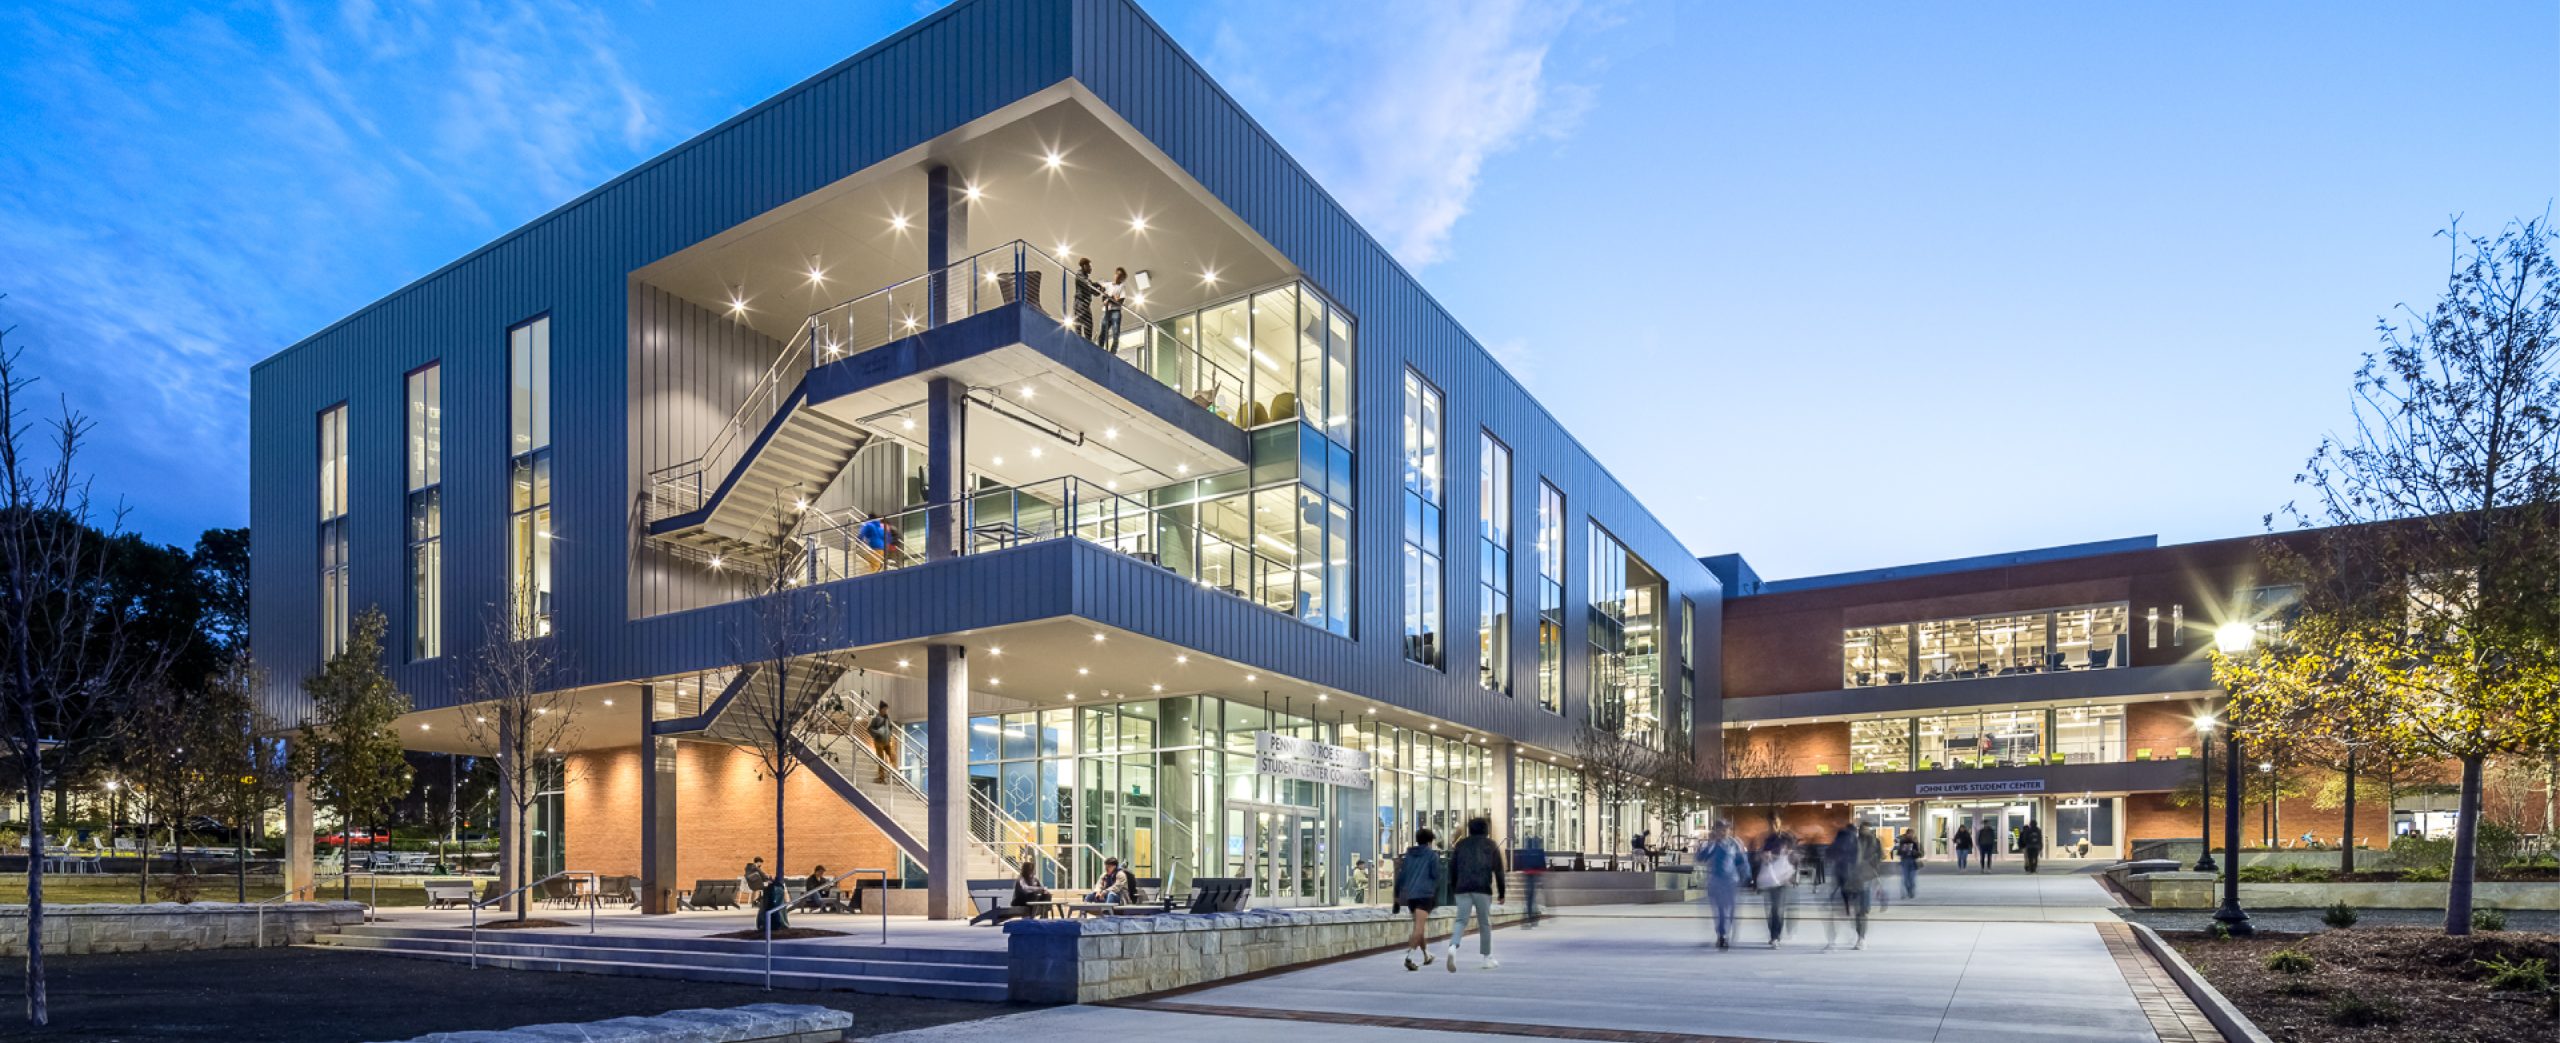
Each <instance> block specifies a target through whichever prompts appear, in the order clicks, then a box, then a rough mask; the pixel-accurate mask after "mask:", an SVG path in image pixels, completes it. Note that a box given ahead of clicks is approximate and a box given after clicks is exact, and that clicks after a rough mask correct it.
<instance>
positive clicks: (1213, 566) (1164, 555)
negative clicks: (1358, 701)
mask: <svg viewBox="0 0 2560 1043" xmlns="http://www.w3.org/2000/svg"><path fill="white" fill-rule="evenodd" d="M957 506H958V508H959V510H958V515H959V520H958V522H957V524H958V525H959V526H960V527H961V530H962V536H961V540H960V550H961V553H962V554H984V553H988V552H991V551H998V550H1004V549H1007V548H1011V547H1018V546H1022V545H1024V544H1030V543H1039V542H1043V541H1047V540H1053V539H1059V538H1062V537H1072V538H1075V539H1080V540H1083V541H1085V542H1087V543H1092V544H1095V545H1097V546H1102V547H1107V548H1110V549H1111V550H1114V551H1118V552H1120V553H1122V554H1126V555H1128V556H1130V557H1133V558H1136V559H1138V560H1140V561H1144V562H1146V563H1147V564H1150V565H1154V566H1156V567H1158V568H1161V569H1164V570H1166V571H1168V572H1171V573H1174V574H1175V575H1178V576H1181V577H1182V578H1184V579H1188V580H1192V581H1193V582H1195V583H1197V584H1199V585H1200V586H1202V587H1206V588H1210V589H1215V590H1223V591H1226V592H1227V593H1229V594H1233V595H1235V596H1237V597H1241V598H1244V599H1246V600H1248V601H1251V602H1253V603H1255V604H1258V605H1261V606H1262V607H1264V608H1268V609H1270V610H1272V611H1274V612H1280V613H1283V614H1286V615H1289V616H1293V617H1300V618H1303V617H1304V616H1305V614H1306V612H1307V610H1308V602H1309V600H1310V599H1311V598H1312V597H1313V594H1314V591H1315V589H1316V577H1315V576H1314V575H1312V573H1313V572H1314V571H1315V569H1316V567H1317V566H1316V565H1315V564H1314V563H1308V564H1305V565H1300V564H1296V563H1292V562H1288V561H1283V560H1281V559H1279V558H1277V557H1274V556H1272V555H1269V554H1264V553H1262V552H1261V551H1258V550H1255V549H1253V548H1252V547H1250V546H1248V545H1247V543H1246V542H1245V541H1242V540H1237V539H1233V538H1230V537H1228V536H1226V535H1222V534H1220V533H1218V532H1217V531H1215V530H1213V529H1211V528H1209V527H1207V526H1203V525H1201V524H1199V523H1198V522H1197V521H1195V520H1193V519H1194V517H1195V516H1196V515H1197V514H1198V513H1199V508H1198V505H1196V504H1185V505H1181V506H1178V507H1153V506H1149V505H1148V504H1147V502H1146V501H1145V500H1142V499H1140V498H1138V497H1134V496H1130V495H1127V494H1124V493H1119V492H1115V491H1112V490H1110V489H1107V488H1105V487H1103V486H1100V485H1097V484H1095V483H1093V482H1089V481H1086V480H1084V479H1081V478H1075V477H1063V478H1052V479H1049V480H1047V481H1042V482H1033V483H1031V484H1028V485H1021V486H1013V487H1010V488H1004V489H991V490H986V491H982V492H979V493H976V494H974V495H971V496H969V497H967V498H965V499H963V500H961V501H960V502H959V503H958V505H957ZM944 509H945V508H943V507H941V506H939V505H930V504H929V505H925V506H920V507H910V508H906V509H904V510H901V511H898V512H896V513H893V514H885V515H866V516H862V517H853V516H850V515H839V516H829V517H825V518H820V519H817V520H815V521H814V522H813V523H812V524H811V525H810V526H809V527H807V528H805V529H804V530H803V531H802V533H801V536H800V540H801V548H802V552H803V555H804V558H805V561H804V562H803V568H804V570H805V575H804V577H803V579H804V581H805V582H808V583H824V582H828V581H832V580H838V579H845V578H849V577H852V576H861V575H868V574H871V573H874V572H885V571H888V570H891V569H897V568H904V567H906V566H909V565H914V564H918V563H921V562H922V561H923V560H924V555H923V554H922V553H921V552H920V551H918V550H915V549H914V548H921V547H923V546H925V545H926V542H927V533H928V531H929V527H930V526H931V525H932V524H933V517H934V515H935V514H937V513H940V512H942V511H943V510H944ZM1253 539H1270V537H1268V536H1267V535H1266V536H1258V537H1253ZM1275 542H1277V541H1275ZM1284 546H1285V545H1284ZM1295 553H1297V552H1296V551H1295V550H1294V548H1293V549H1292V554H1293V555H1294V554H1295Z"/></svg>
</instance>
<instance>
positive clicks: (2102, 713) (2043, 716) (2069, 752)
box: [1849, 706, 2127, 772]
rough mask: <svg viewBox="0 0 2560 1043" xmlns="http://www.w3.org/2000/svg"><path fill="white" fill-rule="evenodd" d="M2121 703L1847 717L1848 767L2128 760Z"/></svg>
mask: <svg viewBox="0 0 2560 1043" xmlns="http://www.w3.org/2000/svg"><path fill="white" fill-rule="evenodd" d="M2125 754H2126V750H2125V733H2124V707H2122V706H2072V707H2063V708H2060V709H2052V710H1965V711H1959V712H1953V713H1939V714H1929V715H1925V716H1918V717H1886V718H1877V719H1872V720H1863V721H1851V722H1849V770H1851V771H1859V772H1869V771H1913V770H1918V771H1936V770H1939V769H1943V768H1994V767H2019V766H2026V765H2037V764H2113V763H2119V762H2122V761H2124V760H2126V759H2127V757H2126V755H2125Z"/></svg>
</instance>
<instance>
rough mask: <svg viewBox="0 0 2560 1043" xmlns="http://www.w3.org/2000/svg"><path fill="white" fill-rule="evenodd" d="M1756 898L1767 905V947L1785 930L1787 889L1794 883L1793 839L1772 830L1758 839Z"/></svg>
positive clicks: (1772, 945)
mask: <svg viewBox="0 0 2560 1043" xmlns="http://www.w3.org/2000/svg"><path fill="white" fill-rule="evenodd" d="M1760 855H1761V857H1760V898H1761V900H1762V901H1765V902H1767V903H1768V904H1769V947H1770V948H1772V949H1775V948H1777V947H1778V939H1779V938H1780V937H1781V936H1783V935H1785V934H1786V932H1787V892H1788V891H1789V890H1791V889H1793V888H1794V887H1795V883H1796V839H1795V837H1794V836H1792V835H1790V834H1788V833H1787V831H1785V830H1782V829H1772V830H1770V831H1769V837H1768V839H1766V840H1763V841H1761V842H1760Z"/></svg>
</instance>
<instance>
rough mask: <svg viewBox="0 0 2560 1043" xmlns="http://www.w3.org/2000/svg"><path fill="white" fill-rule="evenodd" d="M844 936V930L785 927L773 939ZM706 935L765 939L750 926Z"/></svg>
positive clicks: (751, 940)
mask: <svg viewBox="0 0 2560 1043" xmlns="http://www.w3.org/2000/svg"><path fill="white" fill-rule="evenodd" d="M844 936H845V934H844V932H843V931H830V930H827V929H826V928H823V927H785V928H783V929H781V930H778V931H775V932H773V940H774V941H777V942H789V941H797V940H799V939H802V938H842V937H844ZM705 937H710V938H735V939H738V940H740V941H749V942H760V941H763V940H764V932H763V931H759V930H756V929H755V928H752V927H750V928H747V929H746V930H743V931H723V932H721V933H719V934H714V935H706V936H705Z"/></svg>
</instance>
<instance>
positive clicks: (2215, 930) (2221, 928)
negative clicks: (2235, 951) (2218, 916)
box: [2205, 920, 2231, 942]
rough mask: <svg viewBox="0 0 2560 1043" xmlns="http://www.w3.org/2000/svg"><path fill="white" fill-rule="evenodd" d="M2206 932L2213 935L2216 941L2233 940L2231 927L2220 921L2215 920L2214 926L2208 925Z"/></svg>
mask: <svg viewBox="0 0 2560 1043" xmlns="http://www.w3.org/2000/svg"><path fill="white" fill-rule="evenodd" d="M2205 930H2206V931H2208V932H2210V933H2211V934H2212V935H2213V940H2214V941H2217V942H2227V941H2230V940H2231V925H2230V924H2227V923H2224V922H2222V921H2220V920H2215V921H2214V922H2213V923H2212V924H2210V925H2208V926H2207V927H2206V928H2205Z"/></svg>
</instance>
